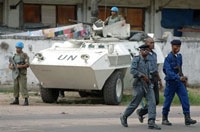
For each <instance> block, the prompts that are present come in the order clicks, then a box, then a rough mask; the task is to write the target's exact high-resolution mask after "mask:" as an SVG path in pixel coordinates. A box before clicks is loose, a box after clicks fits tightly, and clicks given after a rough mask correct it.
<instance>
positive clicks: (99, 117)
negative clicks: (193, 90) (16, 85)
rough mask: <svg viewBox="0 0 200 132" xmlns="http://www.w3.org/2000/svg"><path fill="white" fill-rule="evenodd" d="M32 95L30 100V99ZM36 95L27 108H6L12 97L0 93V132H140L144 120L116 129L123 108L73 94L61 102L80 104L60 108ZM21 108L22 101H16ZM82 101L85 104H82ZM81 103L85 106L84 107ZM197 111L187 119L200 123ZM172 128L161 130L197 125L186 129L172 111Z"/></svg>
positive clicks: (178, 111) (179, 131)
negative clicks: (45, 102)
mask: <svg viewBox="0 0 200 132" xmlns="http://www.w3.org/2000/svg"><path fill="white" fill-rule="evenodd" d="M33 95H34V96H33ZM35 95H37V94H36V93H31V96H30V104H31V105H30V106H28V107H24V106H21V105H19V106H10V105H8V104H9V103H10V102H11V101H12V94H3V93H0V132H78V131H81V132H94V131H95V132H102V131H105V132H122V131H123V132H133V131H137V132H144V131H151V130H148V129H147V125H146V122H147V119H145V122H144V123H143V124H141V123H139V121H138V119H137V116H136V114H135V113H134V114H133V115H132V116H131V117H130V118H129V120H128V123H129V127H128V128H123V127H122V126H121V125H120V121H119V116H120V114H121V112H123V110H124V109H125V107H126V106H107V105H103V104H101V103H97V104H96V105H94V104H89V103H87V101H85V100H86V99H81V98H79V96H78V94H77V93H72V94H70V95H68V97H66V98H65V99H64V100H67V99H69V100H70V99H71V100H72V99H73V100H74V99H75V100H79V102H80V103H81V101H83V103H82V104H70V102H67V101H62V100H60V102H62V103H60V104H56V103H55V104H44V103H42V101H41V99H40V97H39V96H35ZM20 101H21V104H23V100H20ZM84 101H85V102H84ZM84 103H85V104H84ZM161 109H162V108H161V107H158V108H157V113H158V114H157V115H158V116H157V117H158V118H157V123H158V124H159V125H160V124H161ZM199 111H200V107H199V106H192V107H191V115H192V117H193V118H194V119H196V120H197V121H198V122H200V112H199ZM170 121H171V122H172V123H173V126H171V127H167V126H162V125H160V126H161V127H162V131H166V132H174V131H176V132H183V131H184V132H188V131H191V132H197V131H199V130H200V124H199V123H198V124H196V125H193V126H189V127H186V126H185V125H184V120H183V115H182V109H181V107H173V108H172V110H171V113H170Z"/></svg>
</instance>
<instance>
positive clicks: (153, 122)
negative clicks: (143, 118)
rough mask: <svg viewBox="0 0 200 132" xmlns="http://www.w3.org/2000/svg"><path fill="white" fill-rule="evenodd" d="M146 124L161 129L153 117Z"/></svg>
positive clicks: (151, 127) (150, 127)
mask: <svg viewBox="0 0 200 132" xmlns="http://www.w3.org/2000/svg"><path fill="white" fill-rule="evenodd" d="M148 126H149V129H154V130H161V128H160V127H159V126H158V125H156V123H155V119H149V120H148Z"/></svg>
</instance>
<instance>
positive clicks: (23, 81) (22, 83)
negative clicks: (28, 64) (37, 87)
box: [13, 74, 28, 98]
mask: <svg viewBox="0 0 200 132" xmlns="http://www.w3.org/2000/svg"><path fill="white" fill-rule="evenodd" d="M19 91H20V92H21V95H22V97H23V98H28V90H27V77H26V75H22V74H20V75H19V76H18V77H17V79H15V80H14V94H13V95H14V97H15V98H18V97H19Z"/></svg>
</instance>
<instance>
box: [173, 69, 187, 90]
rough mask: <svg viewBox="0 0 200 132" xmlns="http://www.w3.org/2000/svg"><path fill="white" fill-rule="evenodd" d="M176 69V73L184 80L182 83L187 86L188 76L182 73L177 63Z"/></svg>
mask: <svg viewBox="0 0 200 132" xmlns="http://www.w3.org/2000/svg"><path fill="white" fill-rule="evenodd" d="M176 69H177V70H178V75H179V76H181V77H183V78H184V80H185V81H184V82H183V83H184V85H185V87H187V86H188V78H187V77H186V76H184V75H183V71H182V69H181V67H180V66H179V65H177V66H176Z"/></svg>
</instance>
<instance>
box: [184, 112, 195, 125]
mask: <svg viewBox="0 0 200 132" xmlns="http://www.w3.org/2000/svg"><path fill="white" fill-rule="evenodd" d="M184 115H185V125H191V124H196V123H197V121H196V120H192V119H191V117H190V114H189V113H185V114H184Z"/></svg>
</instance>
